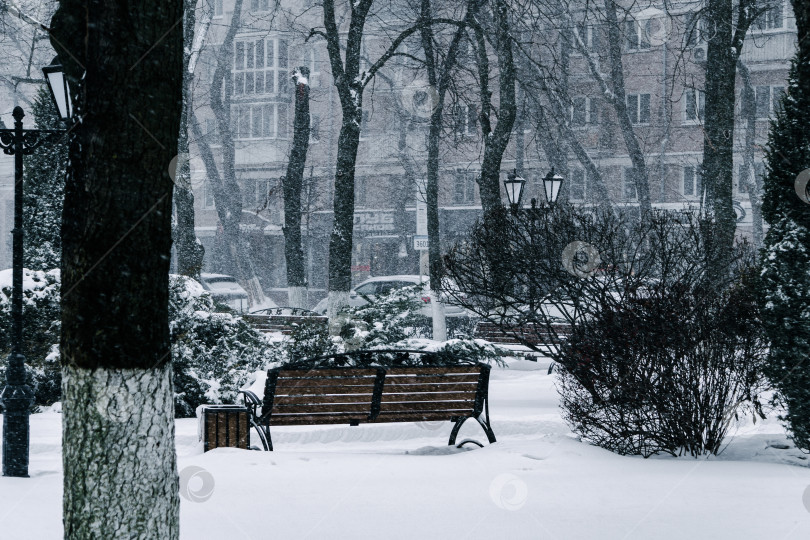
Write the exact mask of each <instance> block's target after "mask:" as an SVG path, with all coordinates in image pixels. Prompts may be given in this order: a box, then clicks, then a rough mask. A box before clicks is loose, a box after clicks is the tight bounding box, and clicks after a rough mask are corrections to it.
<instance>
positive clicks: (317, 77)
mask: <svg viewBox="0 0 810 540" xmlns="http://www.w3.org/2000/svg"><path fill="white" fill-rule="evenodd" d="M304 54H305V58H304V62H303V63H302V65H305V66H307V67H309V87H310V88H318V86H319V85H320V82H321V70H320V69H319V68H320V64H319V62H318V49H316V48H315V47H311V48H310V49H309V50H307V51H306V52H305V53H304Z"/></svg>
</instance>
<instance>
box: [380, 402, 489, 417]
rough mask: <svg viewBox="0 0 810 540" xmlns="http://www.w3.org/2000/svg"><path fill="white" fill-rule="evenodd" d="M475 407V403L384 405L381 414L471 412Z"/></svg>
mask: <svg viewBox="0 0 810 540" xmlns="http://www.w3.org/2000/svg"><path fill="white" fill-rule="evenodd" d="M474 405H475V402H474V401H432V402H426V401H422V402H411V403H383V406H382V409H381V411H380V414H386V413H389V412H394V411H396V412H403V411H427V412H440V411H468V412H469V411H471V410H472V408H473V406H474Z"/></svg>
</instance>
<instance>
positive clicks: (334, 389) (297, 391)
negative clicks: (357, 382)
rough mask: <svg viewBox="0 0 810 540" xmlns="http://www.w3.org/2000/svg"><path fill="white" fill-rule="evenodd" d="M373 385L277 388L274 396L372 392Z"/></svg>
mask: <svg viewBox="0 0 810 540" xmlns="http://www.w3.org/2000/svg"><path fill="white" fill-rule="evenodd" d="M373 391H374V386H373V385H369V386H352V387H347V386H300V387H286V388H279V389H277V391H276V394H275V395H276V398H277V399H278V398H279V397H282V396H308V395H319V396H321V395H351V394H373V393H374V392H373Z"/></svg>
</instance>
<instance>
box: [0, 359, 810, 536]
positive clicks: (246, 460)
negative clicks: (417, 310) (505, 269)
mask: <svg viewBox="0 0 810 540" xmlns="http://www.w3.org/2000/svg"><path fill="white" fill-rule="evenodd" d="M521 365H522V366H529V365H531V364H530V363H528V362H525V363H524V362H522V363H521ZM537 367H542V366H537ZM490 388H491V397H492V405H491V411H492V413H493V427H494V429H495V433H496V435H497V436H498V443H496V444H495V445H492V446H487V447H486V448H483V449H478V448H477V447H473V449H470V450H462V451H458V450H454V449H449V448H448V447H447V446H446V442H447V437H448V435H449V431H450V427H451V424H449V423H443V424H434V423H427V424H424V425H419V424H383V425H373V426H358V427H329V426H321V427H312V428H307V427H288V428H277V429H275V430H274V443H275V445H276V448H277V451H276V452H272V453H269V452H268V453H264V452H245V451H239V450H227V449H223V450H215V451H213V452H209V453H207V454H204V455H203V454H200V453H199V452H200V450H199V448H198V446H197V435H196V430H197V425H196V421H195V420H180V421H178V422H177V446H178V455H179V468H180V470H181V471H183V470H186V471H187V472H188V471H191V470H193V469H187V467H192V466H196V467H201V468H202V469H203V471H202V474H200V475H198V476H196V477H194V478H193V479H192V480H191V481H190V483H189V484H188V487H189V490H190V492H191V493H192V495H193V493H195V492H198V493H200V494H202V493H203V492H205V491H206V490H209V488H211V487H213V489H212V490H211V491H210V498H208V499H207V500H206V501H204V502H192V501H190V500H187V499H186V498H184V499H182V508H181V531H182V537H183V538H185V539H236V538H250V539H270V538H273V539H276V538H283V539H298V538H312V539H333V538H334V539H343V538H346V539H365V538H369V539H372V538H373V539H400V538H401V539H423V538H424V539H433V538H436V539H439V538H442V539H444V538H471V539H478V538H481V539H484V538H487V539H489V538H491V539H500V538H504V539H523V538H526V539H540V538H558V539H566V540H567V539H580V538H581V539H614V538H615V539H624V538H627V539H644V540H647V539H703V538H707V539H713V540H716V539H726V538H728V539H735V540H736V539H749V538H750V539H766V538H767V539H807V538H810V512H809V511H808V510H807V509H806V508H805V505H804V503H803V501H802V497H803V494H804V493H805V490H807V489H808V486H810V469H808V468H807V467H804V466H797V465H794V464H795V463H800V464H803V463H805V461H810V460H801V459H798V458H797V456H798V455H799V453H798V452H797V451H796V449H795V448H792V445H791V448H790V449H787V450H783V449H777V448H773V447H770V446H769V445H771V444H776V445H777V446H778V445H783V444H789V443H788V442H787V441H786V439H785V437H784V432H783V430H782V429H781V427H779V425H778V424H777V423H776V422H775V421H774V420H771V419H769V420H768V421H767V422H765V423H764V424H763V423H758V424H757V425H756V426H753V425H750V424H746V425H745V426H744V427H743V428H741V429H740V430H739V431H738V432H737V434H736V435H735V437H734V438H733V440H732V442H731V444H730V445H729V447H728V448H727V449H726V451H725V452H724V453H723V454H722V456H721V457H720V458H716V459H712V460H703V459H702V460H694V459H691V458H680V459H673V458H657V459H648V460H645V459H641V458H636V457H621V456H616V455H613V454H611V453H609V452H606V451H604V450H601V449H599V448H595V447H593V446H590V445H587V444H583V443H581V442H579V441H577V440H576V439H574V438H572V437H571V436H569V430H568V429H567V427H566V426H565V424H564V423H563V422H562V420H561V418H560V414H559V411H558V409H557V397H556V392H555V390H554V387H553V376H549V375H546V373H545V370H544V369H542V370H538V371H518V370H515V369H512V370H496V371H494V372H493V378H492V382H491V384H490ZM60 429H61V427H60V416H59V414H56V413H43V414H37V415H34V416H32V440H31V452H32V453H31V472H32V477H31V478H29V479H16V478H3V477H0V538H2V539H3V540H5V539H12V540H16V539H28V538H41V539H51V538H53V539H57V538H60V537H61V490H62V485H61V482H62V477H61V456H60V453H59V438H60ZM461 436H462V437H464V436H470V437H473V438H477V439H483V437H482V436H481V434H480V432H479V431H478V430H477V426H475V425H473V424H468V425H465V428H464V430H462V434H461ZM808 497H810V492H808ZM808 503H810V501H808Z"/></svg>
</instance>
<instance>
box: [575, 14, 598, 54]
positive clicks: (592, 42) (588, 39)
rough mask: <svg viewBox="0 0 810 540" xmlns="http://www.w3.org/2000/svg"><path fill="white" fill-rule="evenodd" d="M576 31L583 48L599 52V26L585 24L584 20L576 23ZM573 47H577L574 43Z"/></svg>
mask: <svg viewBox="0 0 810 540" xmlns="http://www.w3.org/2000/svg"><path fill="white" fill-rule="evenodd" d="M577 33H578V34H579V39H581V40H582V43H583V45H585V49H586V50H587V51H589V52H599V46H600V39H599V37H600V36H599V27H598V26H593V25H591V24H586V23H585V22H584V21H583V22H580V23H578V24H577ZM574 49H577V50H578V49H579V47H577V46H576V45H575V46H574Z"/></svg>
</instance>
